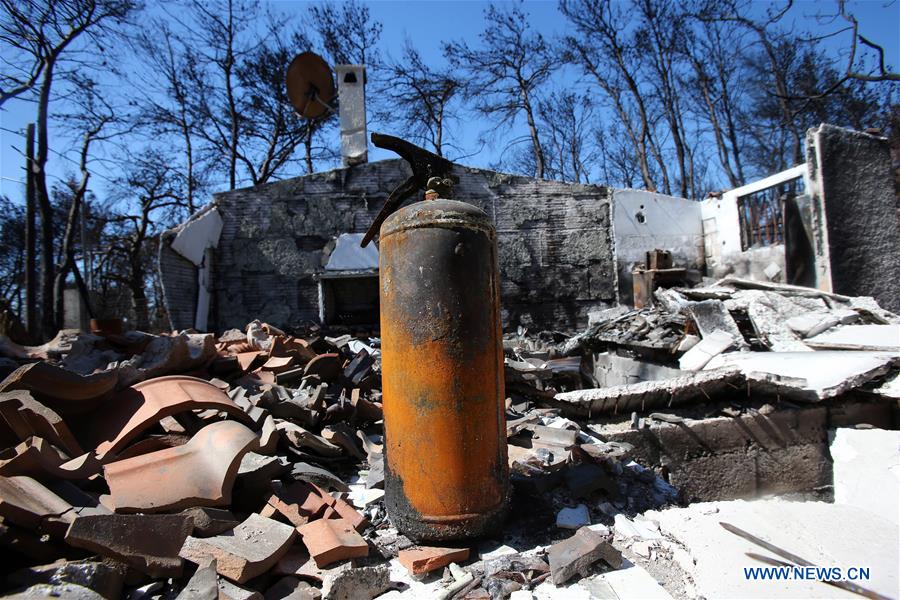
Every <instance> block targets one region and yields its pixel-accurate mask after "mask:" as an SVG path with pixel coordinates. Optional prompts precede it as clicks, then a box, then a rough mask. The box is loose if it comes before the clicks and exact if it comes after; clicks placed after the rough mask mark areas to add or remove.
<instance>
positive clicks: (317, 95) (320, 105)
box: [287, 52, 334, 119]
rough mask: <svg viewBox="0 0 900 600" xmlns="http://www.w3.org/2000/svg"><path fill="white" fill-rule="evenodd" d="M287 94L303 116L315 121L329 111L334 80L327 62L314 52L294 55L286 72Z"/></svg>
mask: <svg viewBox="0 0 900 600" xmlns="http://www.w3.org/2000/svg"><path fill="white" fill-rule="evenodd" d="M287 93H288V98H290V99H291V104H293V105H294V110H296V111H297V114H298V115H300V116H301V117H304V118H306V119H316V118H318V117H321V116H322V115H323V114H325V113H326V112H327V111H330V110H331V101H332V100H334V77H332V75H331V68H330V67H329V66H328V63H326V62H325V61H324V60H323V59H322V57H321V56H319V55H318V54H315V53H313V52H303V53H302V54H298V55H297V56H295V57H294V60H292V61H291V64H290V66H288V70H287Z"/></svg>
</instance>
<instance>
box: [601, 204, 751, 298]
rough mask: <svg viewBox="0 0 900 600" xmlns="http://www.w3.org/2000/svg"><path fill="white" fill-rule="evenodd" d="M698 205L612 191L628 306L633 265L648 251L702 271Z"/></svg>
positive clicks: (618, 258)
mask: <svg viewBox="0 0 900 600" xmlns="http://www.w3.org/2000/svg"><path fill="white" fill-rule="evenodd" d="M700 204H701V203H700V202H696V201H694V200H686V199H684V198H676V197H674V196H666V195H665V194H657V193H655V192H647V191H644V190H614V191H613V225H614V231H615V237H616V261H617V263H618V270H619V297H620V300H621V301H623V302H627V303H628V304H631V298H632V283H631V282H632V280H631V271H632V268H633V267H634V266H635V265H636V264H638V263H644V262H645V261H646V253H647V251H648V250H653V249H655V248H659V249H660V250H669V251H670V252H672V262H673V265H674V266H676V267H687V268H691V269H702V268H703V224H702V222H701V207H700ZM738 244H739V245H740V242H738Z"/></svg>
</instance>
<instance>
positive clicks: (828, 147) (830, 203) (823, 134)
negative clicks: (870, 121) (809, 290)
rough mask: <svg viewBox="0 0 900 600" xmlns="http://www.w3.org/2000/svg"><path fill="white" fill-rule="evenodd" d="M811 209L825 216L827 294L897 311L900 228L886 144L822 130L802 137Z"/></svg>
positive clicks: (868, 137)
mask: <svg viewBox="0 0 900 600" xmlns="http://www.w3.org/2000/svg"><path fill="white" fill-rule="evenodd" d="M806 145H807V161H808V164H809V170H810V180H811V186H810V191H811V192H812V196H813V202H814V205H815V206H817V207H818V211H819V212H820V213H821V214H824V219H823V221H824V223H825V230H824V231H820V232H819V235H821V236H822V242H823V243H824V245H825V246H826V248H827V258H826V257H825V256H824V254H825V253H823V256H822V259H821V261H820V262H821V263H822V264H821V266H820V268H821V269H822V270H825V269H827V270H829V271H830V279H831V291H834V292H836V293H839V294H847V295H852V296H872V297H874V298H875V299H876V300H877V301H878V303H879V304H880V305H881V306H883V307H884V308H886V309H888V310H892V311H894V312H898V311H900V227H898V222H897V198H896V196H895V193H894V181H893V173H892V171H891V158H890V149H889V145H888V141H887V139H885V138H882V137H878V136H874V135H869V134H866V133H861V132H858V131H852V130H849V129H843V128H841V127H835V126H833V125H820V126H819V127H817V128H815V129H810V130H809V131H808V132H807V135H806Z"/></svg>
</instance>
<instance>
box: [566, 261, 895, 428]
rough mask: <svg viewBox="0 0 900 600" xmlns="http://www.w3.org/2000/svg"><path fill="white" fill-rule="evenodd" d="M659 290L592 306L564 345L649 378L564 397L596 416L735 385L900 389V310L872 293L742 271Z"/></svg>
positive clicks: (800, 390)
mask: <svg viewBox="0 0 900 600" xmlns="http://www.w3.org/2000/svg"><path fill="white" fill-rule="evenodd" d="M654 295H655V298H656V305H655V306H654V307H652V308H643V309H640V310H629V309H627V308H625V307H616V308H613V309H609V310H605V311H600V312H598V313H595V314H593V315H592V319H591V320H592V324H591V326H590V327H589V328H588V329H587V331H585V332H584V333H582V334H579V335H577V336H574V337H572V338H570V339H568V340H567V341H565V342H564V343H562V344H561V345H560V346H559V351H560V353H561V354H565V355H576V356H581V355H588V354H591V353H593V357H594V360H595V361H596V360H605V359H607V358H609V357H610V355H616V356H618V357H624V358H625V359H627V360H634V361H636V362H639V363H640V365H641V367H642V375H641V377H639V379H640V381H635V382H633V383H632V382H626V383H623V384H621V385H606V386H597V387H596V388H595V389H586V390H575V391H566V392H563V393H559V394H556V395H555V397H554V399H555V400H556V402H557V404H556V406H558V407H559V408H560V409H561V410H563V411H564V412H565V413H566V414H568V415H569V416H588V415H603V414H616V413H618V414H622V413H625V414H628V413H629V412H631V411H635V410H641V411H643V410H647V409H653V408H658V407H672V406H676V405H684V404H689V403H694V402H701V401H702V402H712V401H715V400H716V398H717V397H719V398H721V397H723V396H734V391H735V390H744V391H745V392H746V395H747V397H748V398H749V397H750V396H755V397H771V398H776V399H786V400H794V401H799V402H820V401H823V400H827V399H830V398H835V397H838V396H840V395H841V394H845V393H847V392H849V391H852V390H857V389H865V390H868V391H871V392H872V393H875V394H882V395H884V396H887V397H890V398H896V397H898V396H900V390H898V379H897V373H896V370H895V368H894V367H895V366H896V365H897V364H898V358H900V318H898V316H897V315H894V314H893V313H890V312H888V311H886V310H884V309H882V308H881V307H879V306H878V304H877V303H876V302H875V301H874V300H873V299H872V298H866V297H848V296H841V295H838V294H831V293H826V292H821V291H819V290H815V289H811V288H805V287H798V286H790V285H781V284H771V283H760V282H756V281H748V280H742V279H735V278H727V279H723V280H721V281H718V282H716V283H714V284H713V285H711V286H708V287H696V288H675V289H659V290H657V291H656V292H655V294H654ZM620 362H621V361H620ZM620 368H621V366H620ZM626 368H627V366H626Z"/></svg>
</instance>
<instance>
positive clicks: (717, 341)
mask: <svg viewBox="0 0 900 600" xmlns="http://www.w3.org/2000/svg"><path fill="white" fill-rule="evenodd" d="M733 345H734V338H733V337H732V336H731V335H730V334H728V333H726V332H724V331H722V330H719V329H717V330H715V331H713V332H711V333H710V334H709V335H707V336H706V337H704V338H703V339H702V340H700V343H699V344H697V345H695V346H693V347H692V348H691V349H690V350H688V351H687V352H685V353H684V355H683V356H682V357H681V358H679V359H678V366H679V367H680V368H681V369H682V370H684V371H699V370H700V369H702V368H703V367H705V366H706V364H707V363H708V362H709V361H710V360H712V358H713V357H714V356H718V355H719V354H722V352H724V351H725V350H728V349H729V348H730V347H731V346H733Z"/></svg>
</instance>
